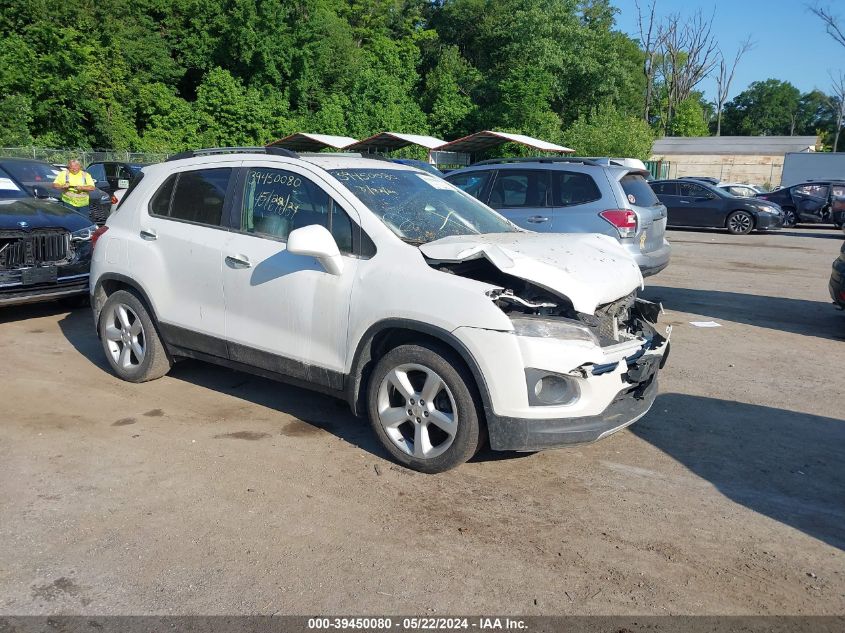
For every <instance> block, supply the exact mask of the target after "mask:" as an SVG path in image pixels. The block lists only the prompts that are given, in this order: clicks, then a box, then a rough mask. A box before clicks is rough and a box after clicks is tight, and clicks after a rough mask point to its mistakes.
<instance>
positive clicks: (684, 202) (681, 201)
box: [679, 200, 689, 204]
mask: <svg viewBox="0 0 845 633" xmlns="http://www.w3.org/2000/svg"><path fill="white" fill-rule="evenodd" d="M679 202H680V203H681V204H689V200H679Z"/></svg>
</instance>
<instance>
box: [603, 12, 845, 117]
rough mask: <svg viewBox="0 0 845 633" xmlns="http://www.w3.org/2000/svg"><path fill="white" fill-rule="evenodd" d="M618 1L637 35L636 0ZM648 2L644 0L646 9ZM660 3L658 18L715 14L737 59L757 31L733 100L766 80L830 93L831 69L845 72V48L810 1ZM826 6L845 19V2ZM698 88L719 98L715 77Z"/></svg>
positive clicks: (620, 24) (624, 21)
mask: <svg viewBox="0 0 845 633" xmlns="http://www.w3.org/2000/svg"><path fill="white" fill-rule="evenodd" d="M613 3H614V4H615V5H616V7H618V8H619V10H620V11H619V13H618V14H617V16H616V25H617V28H619V29H620V30H622V31H624V32H625V33H628V34H630V35H631V36H633V37H637V31H638V26H637V9H636V5H635V4H634V0H613ZM648 3H649V0H640V7H646V6H647V5H648ZM656 6H657V11H656V12H657V15H658V16H663V15H666V14H670V13H680V14H681V15H682V16H686V15H692V14H694V13H695V12H696V11H697V10H698V9H701V11H702V12H703V13H704V15H705V16H707V17H709V16H710V15H711V14H714V13H715V18H714V20H713V34H714V36H715V38H716V41H717V42H718V43H719V45H720V47H721V49H722V51H723V52H724V54H725V57H727V58H728V59H733V56H734V55H735V54H736V50H737V48H738V46H739V44H740V42H742V40H744V39H745V37H746V36H748V35H751V38H752V40H754V42H755V46H754V49H753V50H751V51H749V52H748V53H746V54H745V56H744V57H743V58H742V60H741V61H740V63H739V66H737V70H736V74H735V75H734V80H733V83H732V84H731V91H730V94H729V96H728V98H729V99H731V98H733V97H735V96H736V95H737V94H739V93H740V92H742V91H743V90H744V89H745V88H747V87H748V85H749V84H750V83H751V82H753V81H758V80H764V79H780V80H782V81H789V82H791V83H792V84H794V85H795V86H797V87H798V89H799V90H801V91H802V92H809V91H810V90H813V89H814V88H819V89H820V90H823V91H824V92H827V93H830V91H831V89H830V84H831V81H830V76H829V75H828V71H833V72H834V73H836V72H837V71H839V70H841V71H845V47H843V46H842V45H840V44H837V43H836V42H835V41H834V40H833V38H831V37H830V36H829V35H828V34H827V33H826V32H825V28H824V24H823V23H822V21H821V20H820V19H819V18H818V17H816V16H815V15H813V14H812V13H810V11H809V10H808V9H807V2H806V1H805V0H656ZM821 6H823V7H830V8H831V9H832V11H833V13H834V15H836V14H838V15H840V16H841V17H842V22H843V23H845V0H822V1H821ZM644 10H645V9H644ZM716 72H718V69H717V71H716ZM698 88H699V89H700V90H702V91H703V92H704V95H705V97H706V98H707V99H708V100H711V101H712V100H714V99H715V95H716V82H715V79H714V78H713V77H712V76H711V77H710V78H708V79H705V80H704V81H703V82H702V83H701V84H699V86H698Z"/></svg>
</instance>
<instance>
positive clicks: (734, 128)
mask: <svg viewBox="0 0 845 633" xmlns="http://www.w3.org/2000/svg"><path fill="white" fill-rule="evenodd" d="M800 99H801V91H800V90H798V88H796V87H795V86H793V85H792V84H791V83H789V82H788V81H779V80H777V79H767V80H765V81H755V82H754V83H752V84H751V85H750V86H749V87H748V88H747V89H746V90H744V91H743V92H741V93H739V94H738V95H737V96H736V97H734V98H733V100H731V101H729V102H728V103H727V104H725V111H724V114H723V123H722V129H723V133H724V134H727V135H731V134H734V135H742V136H756V135H760V134H765V135H777V134H781V135H790V134H793V133H794V132H795V129H796V127H797V126H796V124H797V117H798V108H799V102H800Z"/></svg>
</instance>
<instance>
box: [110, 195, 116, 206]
mask: <svg viewBox="0 0 845 633" xmlns="http://www.w3.org/2000/svg"><path fill="white" fill-rule="evenodd" d="M111 203H112V204H117V196H116V195H114V194H112V195H111Z"/></svg>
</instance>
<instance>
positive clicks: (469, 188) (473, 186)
mask: <svg viewBox="0 0 845 633" xmlns="http://www.w3.org/2000/svg"><path fill="white" fill-rule="evenodd" d="M490 173H491V172H489V171H470V172H467V173H464V174H451V175H449V176H448V177H447V178H446V180H448V181H449V182H451V183H452V184H453V185H455V186H456V187H457V188H458V189H460V190H461V191H464V192H466V193H468V194H469V195H471V196H472V197H473V198H478V199H479V200H481V194H482V192H483V191H484V188H485V187H486V186H487V183H488V182H489V180H490Z"/></svg>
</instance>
